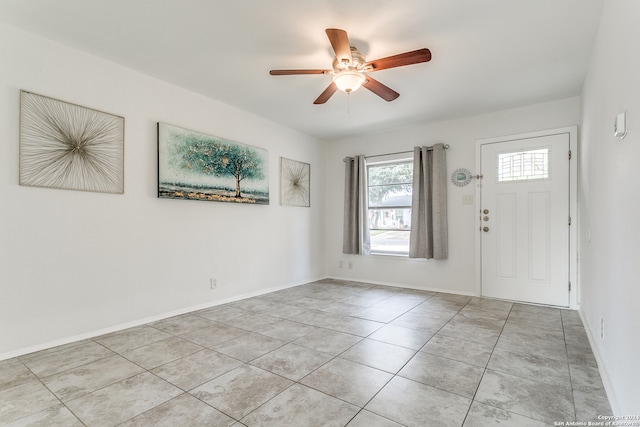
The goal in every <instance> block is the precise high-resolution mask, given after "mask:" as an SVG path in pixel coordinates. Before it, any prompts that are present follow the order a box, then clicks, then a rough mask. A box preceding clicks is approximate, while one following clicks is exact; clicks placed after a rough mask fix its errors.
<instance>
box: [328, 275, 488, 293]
mask: <svg viewBox="0 0 640 427" xmlns="http://www.w3.org/2000/svg"><path fill="white" fill-rule="evenodd" d="M328 279H333V280H345V281H347V282H358V283H371V284H372V285H381V286H391V287H394V288H403V289H413V290H416V291H427V292H440V293H445V294H455V295H465V296H469V297H475V296H477V295H476V294H474V293H473V292H460V291H454V290H451V289H440V288H432V287H426V288H419V287H417V286H410V285H402V284H399V283H397V282H383V281H378V280H362V279H354V278H352V277H340V276H331V277H328Z"/></svg>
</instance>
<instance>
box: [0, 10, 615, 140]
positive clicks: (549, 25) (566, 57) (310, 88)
mask: <svg viewBox="0 0 640 427" xmlns="http://www.w3.org/2000/svg"><path fill="white" fill-rule="evenodd" d="M602 2H603V0H396V1H392V0H313V1H311V0H0V21H4V22H6V23H8V24H10V25H13V26H17V27H21V28H24V29H26V30H28V31H31V32H34V33H38V34H41V35H43V36H45V37H48V38H51V39H54V40H58V41H60V42H62V43H65V44H68V45H70V46H74V47H76V48H78V49H81V50H84V51H86V52H89V53H91V54H95V55H98V56H101V57H105V58H108V59H110V60H112V61H114V62H117V63H120V64H123V65H125V66H127V67H130V68H133V69H135V70H139V71H141V72H143V73H146V74H149V75H152V76H155V77H157V78H159V79H162V80H165V81H167V82H171V83H173V84H176V85H178V86H182V87H184V88H187V89H190V90H192V91H195V92H198V93H200V94H202V95H205V96H208V97H210V98H213V99H216V100H218V101H221V102H224V103H226V104H229V105H232V106H235V107H237V108H240V109H242V110H246V111H249V112H251V113H254V114H256V115H259V116H262V117H264V118H267V119H269V120H272V121H274V122H278V123H281V124H283V125H285V126H288V127H290V128H293V129H297V130H299V131H301V132H304V133H306V134H309V135H313V136H316V137H318V138H322V139H331V138H337V137H342V136H346V135H352V134H356V133H359V132H369V131H376V130H382V129H386V128H393V127H397V126H402V125H407V124H411V123H417V122H428V121H436V120H444V119H451V118H456V117H463V116H468V115H472V114H478V113H482V112H487V111H492V110H499V109H504V108H511V107H517V106H522V105H527V104H531V103H536V102H544V101H548V100H554V99H559V98H564V97H570V96H576V95H579V94H580V90H581V87H582V83H583V80H584V77H585V73H586V69H587V65H588V62H589V56H590V53H591V48H592V44H593V40H594V38H595V34H596V31H597V26H598V22H599V15H600V11H601V8H602ZM325 28H341V29H344V30H346V31H347V33H348V34H349V38H350V41H351V44H352V45H354V46H356V47H357V48H358V49H359V50H360V51H361V52H362V53H364V54H365V56H366V58H367V60H373V59H377V58H382V57H386V56H390V55H394V54H397V53H403V52H406V51H411V50H415V49H419V48H422V47H427V48H429V49H430V50H431V52H432V55H433V59H432V60H431V62H428V63H422V64H416V65H410V66H405V67H400V68H394V69H388V70H382V71H379V72H376V73H374V75H373V77H375V79H376V80H378V81H380V82H381V83H384V84H385V85H387V86H389V87H391V88H392V89H394V90H396V91H397V92H399V93H400V97H399V98H398V99H397V100H395V101H392V102H386V101H384V100H382V99H381V98H379V97H377V96H376V95H374V94H373V93H372V92H370V91H368V90H366V89H360V90H358V91H357V92H354V93H353V94H351V95H350V96H349V98H350V99H349V100H348V96H347V95H346V94H344V93H341V92H337V93H336V94H335V95H333V97H332V98H331V99H330V100H329V101H328V102H327V103H326V104H324V105H313V101H314V100H315V99H316V98H317V97H318V95H320V93H321V92H322V91H323V90H324V89H325V88H326V87H327V86H328V85H329V84H330V82H331V77H330V76H326V75H301V76H270V75H269V70H270V69H292V68H294V69H297V68H320V69H325V68H331V62H332V60H333V51H332V50H331V45H330V44H329V40H328V39H327V37H326V35H325V32H324V30H325ZM348 101H349V102H348Z"/></svg>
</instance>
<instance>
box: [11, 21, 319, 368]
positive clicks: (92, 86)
mask: <svg viewBox="0 0 640 427" xmlns="http://www.w3.org/2000/svg"><path fill="white" fill-rule="evenodd" d="M0 64H2V66H1V67H0V194H1V195H2V200H1V201H0V359H2V358H6V357H10V356H12V355H15V354H20V353H22V352H25V351H31V350H34V349H37V348H41V347H44V346H47V345H50V344H54V343H61V342H65V341H66V340H69V339H73V338H78V337H82V336H90V335H91V334H93V333H96V331H104V330H108V329H110V328H117V327H120V326H122V325H125V324H132V323H135V322H139V321H141V320H143V319H149V318H157V317H161V316H165V315H167V314H168V313H175V312H179V311H183V310H186V309H187V308H190V307H197V306H204V305H209V304H215V303H216V302H219V301H223V300H227V299H230V298H234V297H238V296H240V295H245V294H252V293H259V292H263V291H265V290H267V289H272V288H274V287H284V286H291V285H295V284H300V283H304V282H307V281H311V280H315V279H318V278H322V277H325V276H326V271H325V266H326V262H325V254H326V250H325V239H324V230H325V228H326V227H325V219H324V215H323V214H324V206H325V201H324V194H325V187H324V178H323V177H324V169H325V164H324V158H325V146H324V145H323V143H321V142H320V141H318V140H315V139H313V138H311V137H308V136H305V135H303V134H300V133H298V132H295V131H292V130H290V129H287V128H284V127H282V126H280V125H276V124H274V123H272V122H268V121H266V120H264V119H261V118H259V117H256V116H253V115H250V114H248V113H245V112H242V111H239V110H237V109H234V108H231V107H229V106H227V105H224V104H221V103H219V102H216V101H213V100H211V99H207V98H204V97H202V96H200V95H197V94H195V93H192V92H189V91H187V90H184V89H181V88H178V87H175V86H171V85H169V84H166V83H163V82H161V81H159V80H156V79H153V78H151V77H148V76H145V75H142V74H140V73H137V72H135V71H132V70H130V69H126V68H123V67H121V66H118V65H116V64H113V63H110V62H108V61H105V60H102V59H99V58H96V57H94V56H91V55H88V54H85V53H83V52H80V51H77V50H74V49H71V48H69V47H66V46H63V45H60V44H57V43H54V42H52V41H49V40H46V39H43V38H40V37H37V36H34V35H31V34H29V33H26V32H23V31H21V30H17V29H15V28H13V27H9V26H5V25H2V26H0ZM20 89H25V90H29V91H32V92H35V93H39V94H42V95H47V96H51V97H54V98H58V99H61V100H64V101H68V102H73V103H76V104H79V105H83V106H87V107H91V108H95V109H98V110H102V111H106V112H110V113H113V114H117V115H121V116H124V117H125V194H124V195H113V194H100V193H88V192H75V191H65V190H55V189H41V188H33V187H21V186H19V185H18V151H19V143H18V139H19V107H20V102H19V91H20ZM157 121H162V122H166V123H170V124H175V125H178V126H182V127H185V128H189V129H193V130H197V131H200V132H204V133H209V134H213V135H217V136H220V137H224V138H228V139H232V140H235V141H238V142H242V143H246V144H250V145H255V146H259V147H262V148H265V149H266V150H268V152H269V183H270V184H269V185H270V199H271V203H270V205H269V206H247V205H233V204H229V203H215V202H200V201H186V200H167V199H157V198H156V173H157V172H156V122H157ZM280 156H284V157H287V158H291V159H296V160H300V161H304V162H308V163H311V173H312V176H311V184H312V189H311V194H312V207H311V208H310V209H309V208H293V207H281V206H280V204H279V157H280ZM210 277H216V278H217V281H218V289H217V290H215V291H211V290H209V278H210Z"/></svg>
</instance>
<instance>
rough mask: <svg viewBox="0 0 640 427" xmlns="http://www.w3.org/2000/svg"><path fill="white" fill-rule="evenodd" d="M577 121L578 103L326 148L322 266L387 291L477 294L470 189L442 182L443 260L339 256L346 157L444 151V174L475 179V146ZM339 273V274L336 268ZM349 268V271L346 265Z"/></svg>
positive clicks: (521, 110)
mask: <svg viewBox="0 0 640 427" xmlns="http://www.w3.org/2000/svg"><path fill="white" fill-rule="evenodd" d="M579 119H580V99H579V98H568V99H562V100H558V101H554V102H548V103H543V104H536V105H531V106H528V107H523V108H515V109H510V110H505V111H498V112H494V113H490V114H483V115H479V116H474V117H469V118H465V119H460V120H452V121H446V122H440V123H431V124H423V125H420V126H412V127H405V128H401V129H395V130H391V131H387V132H381V133H374V134H368V135H361V136H357V137H352V138H345V139H340V140H336V141H332V142H331V144H330V148H329V152H328V155H327V171H328V173H327V188H328V190H329V191H328V193H329V194H328V196H327V197H328V200H327V208H328V211H327V227H328V232H327V236H328V242H327V249H328V255H327V262H328V271H329V274H330V275H331V276H332V277H339V278H346V279H351V280H361V281H367V282H373V283H385V284H386V283H388V284H396V285H401V286H406V287H412V288H419V289H431V290H442V291H445V292H454V293H463V294H477V292H478V289H477V284H478V281H477V279H476V277H477V275H476V252H475V251H476V238H477V234H478V232H477V229H476V226H475V218H476V216H477V212H478V209H480V207H479V206H478V205H477V204H473V205H463V204H462V196H463V195H472V196H474V198H475V191H476V188H475V186H476V185H477V184H476V181H475V180H473V181H472V182H471V184H469V185H468V186H466V187H456V186H454V185H453V184H451V183H450V182H449V184H448V187H447V190H448V203H447V209H448V220H449V259H448V260H446V261H435V260H429V261H426V260H410V259H408V258H403V257H387V256H355V255H344V254H342V224H343V220H342V209H343V203H344V202H343V197H344V196H343V194H344V191H343V190H344V163H343V161H342V159H343V158H344V157H345V156H351V155H357V154H364V155H367V156H368V155H374V154H385V153H392V152H400V151H408V150H409V151H410V150H412V149H413V147H414V146H416V145H433V144H435V143H438V142H443V143H446V144H450V146H451V147H450V148H449V150H447V170H448V173H451V172H452V171H453V170H455V169H457V168H462V167H464V168H467V169H469V170H471V172H472V173H474V174H475V173H477V171H475V170H474V169H475V163H476V162H475V149H476V147H475V141H476V140H478V139H484V138H491V137H497V136H504V135H513V134H519V133H525V132H530V131H538V130H545V129H553V128H559V127H565V126H574V125H577V124H578V121H579ZM340 260H342V261H343V265H344V267H343V268H342V269H340V268H339V267H338V265H339V261H340ZM349 262H352V263H353V269H351V270H349V269H348V268H347V267H348V263H349Z"/></svg>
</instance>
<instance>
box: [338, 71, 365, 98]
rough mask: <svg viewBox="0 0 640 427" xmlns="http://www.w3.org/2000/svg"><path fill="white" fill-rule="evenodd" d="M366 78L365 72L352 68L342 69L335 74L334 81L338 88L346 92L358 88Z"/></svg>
mask: <svg viewBox="0 0 640 427" xmlns="http://www.w3.org/2000/svg"><path fill="white" fill-rule="evenodd" d="M365 80H366V78H365V76H364V74H362V73H359V72H357V71H352V70H345V71H341V72H339V73H337V74H335V75H334V76H333V82H334V83H335V84H336V86H338V89H340V90H341V91H343V92H346V93H351V92H354V91H356V90H358V89H359V88H360V86H362V85H363V83H364V82H365Z"/></svg>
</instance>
